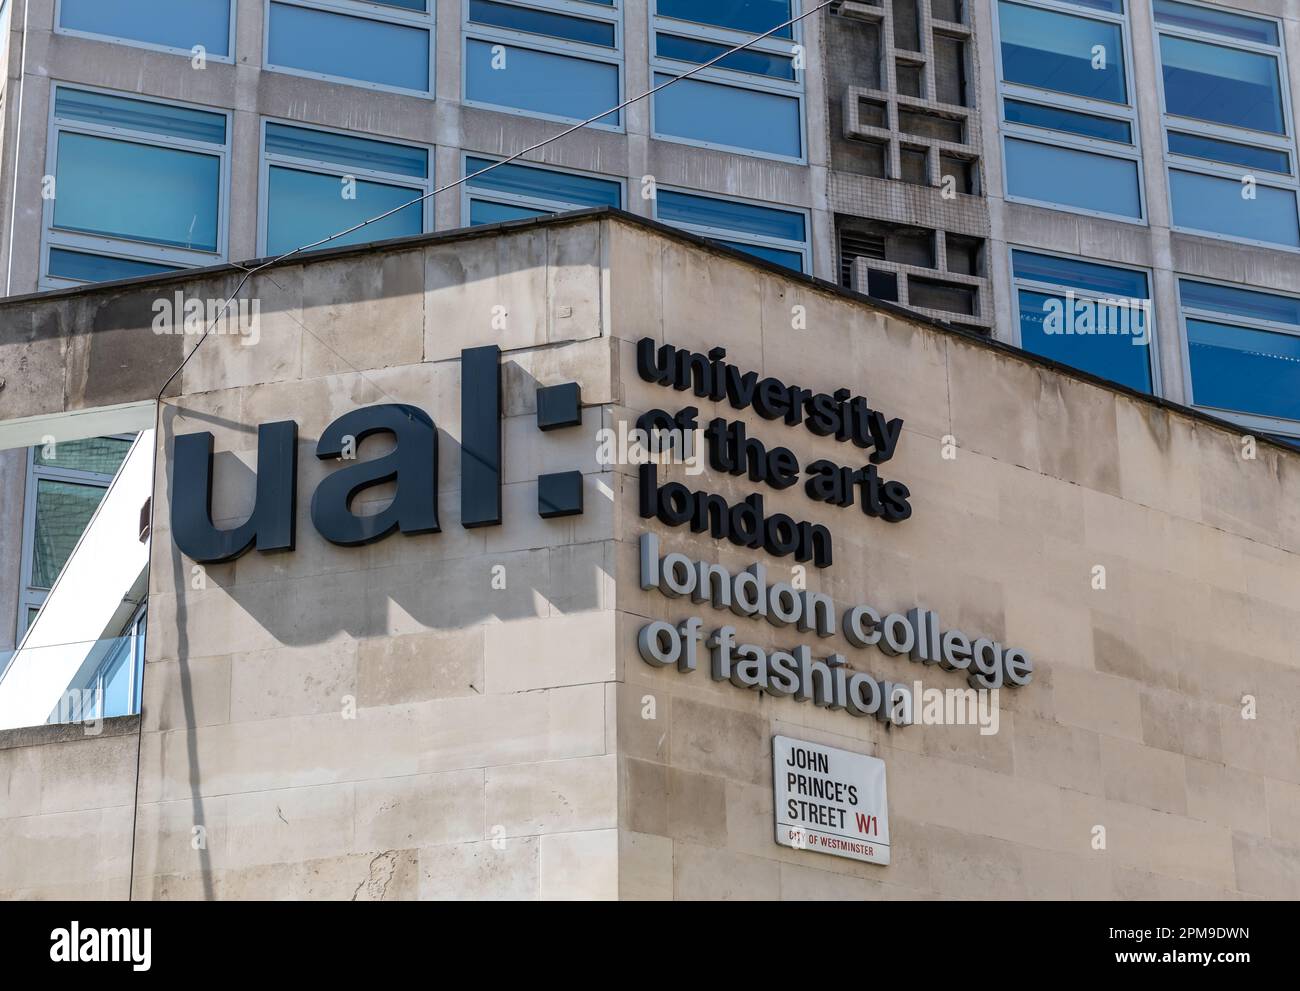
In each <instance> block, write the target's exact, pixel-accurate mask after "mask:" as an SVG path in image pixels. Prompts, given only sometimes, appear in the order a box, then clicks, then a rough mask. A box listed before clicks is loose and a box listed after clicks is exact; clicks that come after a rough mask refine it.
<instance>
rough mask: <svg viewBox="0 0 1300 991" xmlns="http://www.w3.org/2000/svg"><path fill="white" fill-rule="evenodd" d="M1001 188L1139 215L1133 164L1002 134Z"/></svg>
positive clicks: (1033, 197) (1050, 200)
mask: <svg viewBox="0 0 1300 991" xmlns="http://www.w3.org/2000/svg"><path fill="white" fill-rule="evenodd" d="M1006 151H1007V156H1006V157H1007V192H1008V193H1010V194H1011V195H1012V196H1022V197H1024V198H1025V199H1031V200H1042V201H1043V202H1045V203H1058V204H1061V205H1062V206H1071V207H1076V208H1078V209H1081V210H1096V211H1098V212H1099V213H1113V214H1118V215H1119V216H1122V217H1141V216H1142V204H1141V198H1140V196H1139V193H1138V170H1137V163H1136V162H1134V161H1132V160H1131V159H1126V158H1108V157H1106V156H1105V155H1094V154H1091V153H1090V152H1086V151H1075V150H1074V149H1071V148H1057V147H1054V146H1052V145H1044V144H1039V143H1038V142H1036V141H1020V140H1018V139H1016V138H1007V140H1006Z"/></svg>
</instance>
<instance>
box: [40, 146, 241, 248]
mask: <svg viewBox="0 0 1300 991" xmlns="http://www.w3.org/2000/svg"><path fill="white" fill-rule="evenodd" d="M57 179H58V183H57V188H58V196H57V197H56V198H55V201H54V226H55V227H58V228H61V229H63V230H67V231H78V232H80V233H85V234H103V235H109V236H112V237H122V238H129V239H131V240H136V241H148V242H151V243H153V244H162V245H168V246H172V247H183V248H195V249H198V250H201V251H216V250H217V221H218V213H219V205H220V200H221V196H220V186H221V162H220V159H218V158H217V156H215V155H204V154H200V153H197V152H192V151H180V150H178V149H175V148H159V147H157V146H154V145H145V144H137V143H135V142H132V141H119V140H116V139H110V138H100V137H92V136H90V135H86V134H71V133H62V134H60V135H59V139H58V168H57Z"/></svg>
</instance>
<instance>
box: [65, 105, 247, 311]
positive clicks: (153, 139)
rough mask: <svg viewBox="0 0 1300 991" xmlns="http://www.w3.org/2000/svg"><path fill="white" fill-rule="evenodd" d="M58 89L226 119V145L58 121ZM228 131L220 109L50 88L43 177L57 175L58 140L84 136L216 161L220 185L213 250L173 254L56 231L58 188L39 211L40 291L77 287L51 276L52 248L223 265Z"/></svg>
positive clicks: (227, 204)
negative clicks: (148, 146)
mask: <svg viewBox="0 0 1300 991" xmlns="http://www.w3.org/2000/svg"><path fill="white" fill-rule="evenodd" d="M61 89H67V90H81V91H84V92H88V93H102V94H105V95H108V96H117V97H122V98H124V99H128V100H134V101H136V102H137V103H157V104H161V105H163V106H172V107H183V108H185V109H188V110H198V111H202V112H203V113H209V114H213V115H215V116H219V117H222V118H224V119H225V122H226V128H225V130H226V141H225V144H224V145H220V146H218V145H214V144H209V143H207V142H205V141H192V140H188V139H185V138H177V137H174V136H170V135H165V134H157V133H155V132H152V131H136V130H131V129H129V128H123V127H115V126H110V125H103V124H92V123H89V122H87V121H81V120H73V119H70V118H61V117H58V116H57V115H56V95H57V91H58V90H61ZM232 130H233V122H232V120H231V111H229V110H226V109H222V108H220V107H205V106H200V105H197V104H193V103H184V102H181V101H179V100H161V99H159V98H157V97H153V96H142V95H140V94H138V93H123V92H120V91H118V90H110V89H105V88H103V87H99V86H82V85H81V84H79V83H77V84H73V83H63V82H56V83H54V85H53V86H52V87H51V93H50V117H49V126H48V128H47V131H46V145H45V169H46V173H47V174H49V175H52V176H57V175H58V164H59V163H58V148H59V135H60V134H86V135H90V136H92V137H100V138H111V139H112V138H115V139H119V140H122V141H128V142H131V143H133V144H143V145H152V146H154V147H157V148H171V149H176V150H179V151H189V152H196V153H199V154H204V155H211V156H212V157H214V158H217V159H218V160H219V164H220V168H219V176H220V180H219V187H218V194H217V195H218V201H217V250H216V251H203V250H199V249H189V248H177V247H171V246H168V245H161V244H153V243H151V242H148V241H136V240H131V239H129V238H125V237H112V236H109V235H100V234H81V233H77V232H74V231H64V230H59V229H58V228H56V227H55V226H54V206H55V202H56V200H57V197H58V187H57V185H56V187H55V198H54V199H47V200H45V201H44V204H43V208H42V215H41V220H42V222H41V276H40V287H41V289H43V290H44V289H59V288H64V287H68V286H77V285H81V284H82V283H80V282H76V281H73V280H71V279H66V278H56V277H54V276H51V275H50V272H49V268H50V250H51V249H52V248H65V249H67V250H69V251H79V252H83V253H86V254H92V255H103V256H107V257H112V258H122V259H126V260H130V261H139V262H147V263H151V264H157V265H171V266H175V267H176V268H196V267H201V266H204V265H215V264H217V263H218V262H221V261H224V260H225V259H226V257H227V252H228V239H229V236H230V218H229V213H230V146H231V137H232V134H231V132H232Z"/></svg>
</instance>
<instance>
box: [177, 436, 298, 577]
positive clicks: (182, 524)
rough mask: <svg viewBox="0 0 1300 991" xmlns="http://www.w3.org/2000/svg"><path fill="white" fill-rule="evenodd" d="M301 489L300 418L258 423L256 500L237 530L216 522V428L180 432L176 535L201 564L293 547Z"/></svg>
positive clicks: (184, 549) (178, 541)
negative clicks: (253, 549)
mask: <svg viewBox="0 0 1300 991" xmlns="http://www.w3.org/2000/svg"><path fill="white" fill-rule="evenodd" d="M297 490H298V424H296V423H294V422H293V421H292V420H285V421H282V422H280V423H264V424H263V425H262V426H260V427H258V428H257V501H256V502H255V503H254V504H253V515H252V516H250V517H249V518H248V520H247V521H246V522H245V523H244V524H243V525H242V526H238V527H235V528H234V529H233V530H218V529H217V528H216V527H215V526H213V525H212V434H210V433H198V434H182V435H181V436H179V437H177V438H176V440H175V443H174V446H173V453H172V512H171V518H172V536H173V538H174V539H175V541H176V546H177V547H179V548H180V549H181V551H182V552H183V553H184V554H186V555H187V556H188V557H190V558H192V559H193V560H195V561H197V562H198V563H199V564H220V563H221V562H223V561H233V560H234V559H235V558H237V557H239V556H240V555H241V554H243V553H244V552H245V551H247V550H248V549H249V548H250V547H252V546H253V545H254V544H256V545H257V549H258V550H259V551H279V550H284V551H291V550H293V540H294V529H295V523H296V520H295V516H296V511H297V505H296V504H297Z"/></svg>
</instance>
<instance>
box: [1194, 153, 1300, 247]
mask: <svg viewBox="0 0 1300 991" xmlns="http://www.w3.org/2000/svg"><path fill="white" fill-rule="evenodd" d="M1241 191H1242V185H1241V183H1240V182H1239V181H1237V180H1236V179H1224V178H1221V177H1219V176H1209V175H1199V174H1197V173H1194V172H1181V171H1177V170H1174V169H1170V171H1169V192H1170V196H1171V197H1172V198H1173V207H1174V224H1175V226H1178V227H1187V228H1191V229H1193V230H1198V231H1208V232H1210V233H1213V234H1226V235H1228V236H1229V237H1241V238H1248V239H1250V240H1252V241H1268V242H1270V243H1273V244H1287V245H1291V246H1292V247H1300V224H1298V223H1297V220H1296V200H1295V192H1294V191H1293V190H1290V189H1275V188H1274V187H1272V186H1259V185H1257V186H1256V187H1255V198H1254V199H1253V200H1248V199H1243V198H1242V195H1241Z"/></svg>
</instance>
